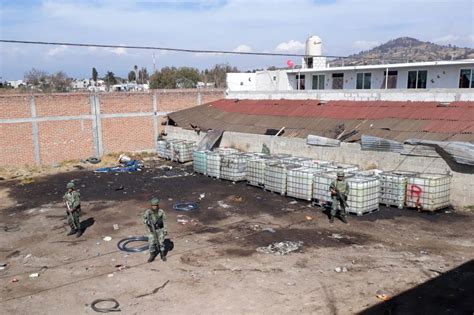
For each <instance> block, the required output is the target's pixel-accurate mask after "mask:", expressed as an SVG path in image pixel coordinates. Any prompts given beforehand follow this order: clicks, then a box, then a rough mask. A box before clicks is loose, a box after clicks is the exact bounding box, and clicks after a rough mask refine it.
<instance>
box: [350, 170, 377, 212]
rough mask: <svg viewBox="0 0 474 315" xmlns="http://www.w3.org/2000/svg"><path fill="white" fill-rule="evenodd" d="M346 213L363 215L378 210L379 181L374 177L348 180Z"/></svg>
mask: <svg viewBox="0 0 474 315" xmlns="http://www.w3.org/2000/svg"><path fill="white" fill-rule="evenodd" d="M347 182H348V183H349V195H348V196H347V209H346V211H347V212H348V213H354V214H357V215H363V214H366V213H370V212H374V211H377V210H378V209H379V191H380V180H379V179H377V178H375V177H352V178H348V179H347Z"/></svg>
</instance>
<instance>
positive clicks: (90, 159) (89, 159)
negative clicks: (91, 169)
mask: <svg viewBox="0 0 474 315" xmlns="http://www.w3.org/2000/svg"><path fill="white" fill-rule="evenodd" d="M81 162H82V161H81ZM84 162H87V163H91V164H98V163H100V162H101V159H100V158H96V157H93V156H91V157H90V158H88V159H86V160H84Z"/></svg>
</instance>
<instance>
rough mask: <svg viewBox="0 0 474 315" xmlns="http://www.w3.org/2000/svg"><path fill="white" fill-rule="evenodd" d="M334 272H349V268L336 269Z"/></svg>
mask: <svg viewBox="0 0 474 315" xmlns="http://www.w3.org/2000/svg"><path fill="white" fill-rule="evenodd" d="M334 271H335V272H337V273H339V272H347V268H346V267H336V268H334Z"/></svg>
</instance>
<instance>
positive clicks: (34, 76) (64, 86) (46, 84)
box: [24, 68, 72, 92]
mask: <svg viewBox="0 0 474 315" xmlns="http://www.w3.org/2000/svg"><path fill="white" fill-rule="evenodd" d="M24 80H25V82H26V84H27V85H28V86H30V87H32V88H35V89H38V90H39V91H42V92H67V91H69V87H70V85H71V82H72V80H71V79H70V78H68V76H67V74H66V73H64V72H63V71H59V72H56V73H55V74H52V75H49V74H48V73H47V72H45V71H42V70H37V69H34V68H33V69H31V70H30V71H29V72H27V73H25V76H24Z"/></svg>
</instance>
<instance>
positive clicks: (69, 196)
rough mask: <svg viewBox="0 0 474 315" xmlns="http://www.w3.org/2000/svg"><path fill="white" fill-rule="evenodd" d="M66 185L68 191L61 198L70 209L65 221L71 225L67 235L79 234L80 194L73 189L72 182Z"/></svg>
mask: <svg viewBox="0 0 474 315" xmlns="http://www.w3.org/2000/svg"><path fill="white" fill-rule="evenodd" d="M66 187H67V189H68V191H67V192H66V193H65V194H64V196H63V200H64V201H65V202H66V203H67V204H68V205H69V209H70V210H71V213H70V214H68V216H67V223H68V224H69V226H70V227H71V232H69V235H72V234H74V233H76V232H77V233H78V236H80V235H79V233H80V231H82V229H81V222H80V218H79V217H80V215H81V194H80V193H79V192H78V191H76V190H75V189H74V188H75V187H74V183H68V184H67V186H66ZM68 211H69V210H68ZM80 234H82V233H80Z"/></svg>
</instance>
